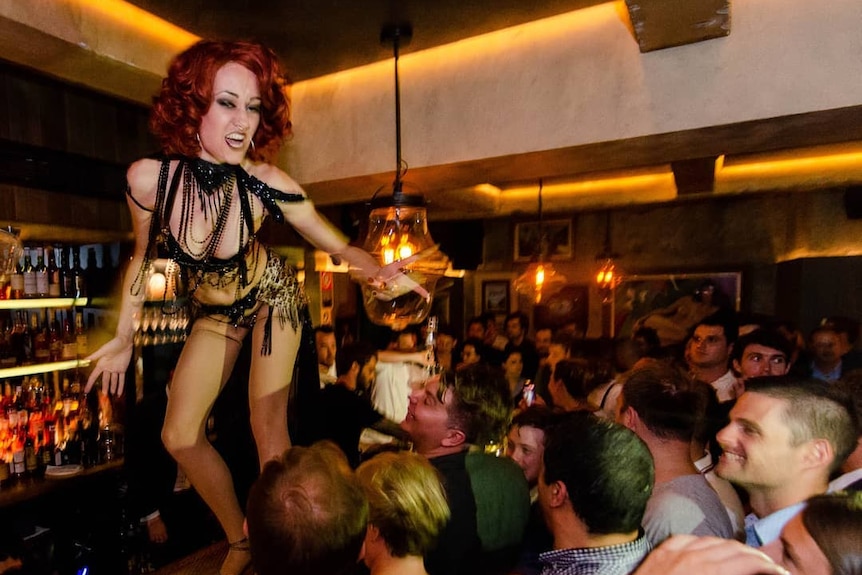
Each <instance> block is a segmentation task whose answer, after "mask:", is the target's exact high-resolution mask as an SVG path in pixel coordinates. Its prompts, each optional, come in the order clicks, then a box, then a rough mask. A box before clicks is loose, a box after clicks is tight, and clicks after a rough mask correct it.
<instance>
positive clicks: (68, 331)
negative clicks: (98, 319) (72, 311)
mask: <svg viewBox="0 0 862 575" xmlns="http://www.w3.org/2000/svg"><path fill="white" fill-rule="evenodd" d="M77 355H78V341H77V340H76V339H75V334H74V333H73V332H72V324H71V322H70V321H69V316H68V314H67V315H66V319H64V320H63V351H62V353H61V355H60V359H62V360H64V361H65V360H67V359H75V358H76V357H77Z"/></svg>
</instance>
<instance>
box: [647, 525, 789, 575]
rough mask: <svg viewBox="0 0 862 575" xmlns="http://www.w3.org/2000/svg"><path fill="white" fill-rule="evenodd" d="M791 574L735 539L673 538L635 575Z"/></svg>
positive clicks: (681, 536) (653, 553) (659, 547)
mask: <svg viewBox="0 0 862 575" xmlns="http://www.w3.org/2000/svg"><path fill="white" fill-rule="evenodd" d="M691 573H698V574H700V575H761V574H763V575H789V572H788V571H787V570H786V569H785V568H784V567H782V566H780V565H777V564H775V563H774V562H773V561H772V559H770V558H769V557H768V556H767V555H766V554H765V553H763V552H761V551H759V550H757V549H754V548H753V547H748V546H746V545H743V544H742V543H740V542H738V541H733V540H732V539H718V538H716V537H695V536H693V535H674V536H673V537H671V538H670V539H667V540H666V541H665V542H664V543H662V544H661V545H659V546H658V547H657V548H656V549H655V550H654V551H653V552H652V553H650V554H649V555H647V558H646V559H645V560H644V562H643V563H641V565H640V567H638V569H637V570H636V571H635V573H634V575H690V574H691Z"/></svg>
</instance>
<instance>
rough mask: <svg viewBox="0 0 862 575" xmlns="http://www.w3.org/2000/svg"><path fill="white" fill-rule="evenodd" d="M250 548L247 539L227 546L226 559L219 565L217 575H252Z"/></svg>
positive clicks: (244, 538)
mask: <svg viewBox="0 0 862 575" xmlns="http://www.w3.org/2000/svg"><path fill="white" fill-rule="evenodd" d="M252 573H254V571H253V569H252V566H251V547H249V544H248V537H243V538H242V539H240V540H239V541H234V542H233V543H231V544H230V545H229V546H228V550H227V557H225V559H224V562H223V563H222V564H221V568H220V569H219V575H252Z"/></svg>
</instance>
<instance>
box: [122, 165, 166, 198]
mask: <svg viewBox="0 0 862 575" xmlns="http://www.w3.org/2000/svg"><path fill="white" fill-rule="evenodd" d="M160 165H161V162H160V161H159V160H153V159H149V158H145V159H143V160H138V161H136V162H134V163H133V164H132V165H131V166H129V169H128V170H127V171H126V181H127V182H128V184H129V193H130V194H131V196H132V197H133V198H134V199H135V200H137V202H138V203H139V204H141V205H145V206H150V205H152V204H153V202H154V201H155V194H156V186H157V184H158V181H159V167H160Z"/></svg>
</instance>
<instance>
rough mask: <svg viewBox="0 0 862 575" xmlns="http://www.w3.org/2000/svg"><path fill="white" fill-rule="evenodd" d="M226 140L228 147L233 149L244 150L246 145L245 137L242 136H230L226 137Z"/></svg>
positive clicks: (234, 134) (233, 134)
mask: <svg viewBox="0 0 862 575" xmlns="http://www.w3.org/2000/svg"><path fill="white" fill-rule="evenodd" d="M224 139H225V142H227V145H228V146H230V147H231V148H242V147H243V145H244V144H245V136H243V135H242V134H236V133H232V134H228V135H227V136H225V138H224Z"/></svg>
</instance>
